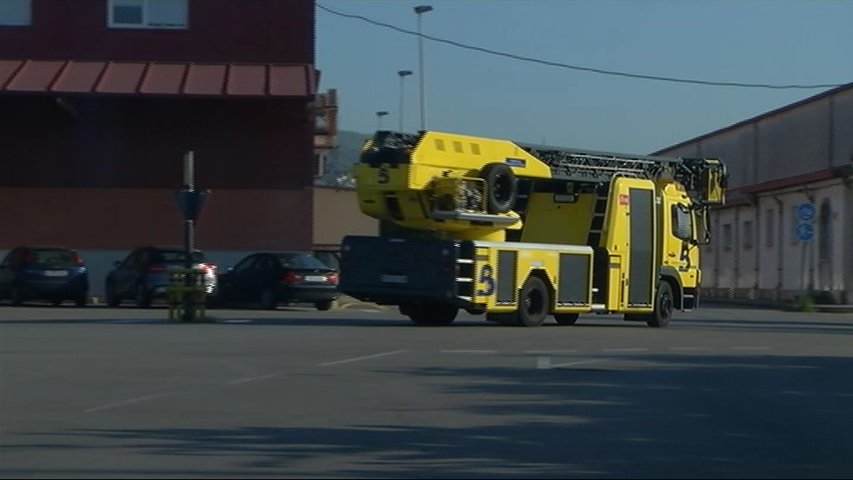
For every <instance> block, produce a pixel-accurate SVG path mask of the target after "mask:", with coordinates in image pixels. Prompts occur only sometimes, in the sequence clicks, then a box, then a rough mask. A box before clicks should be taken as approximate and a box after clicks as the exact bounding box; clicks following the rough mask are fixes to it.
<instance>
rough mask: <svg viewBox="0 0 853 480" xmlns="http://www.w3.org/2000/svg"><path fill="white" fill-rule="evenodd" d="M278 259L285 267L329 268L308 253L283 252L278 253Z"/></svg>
mask: <svg viewBox="0 0 853 480" xmlns="http://www.w3.org/2000/svg"><path fill="white" fill-rule="evenodd" d="M279 260H280V261H281V263H282V265H284V266H285V267H293V268H329V267H328V266H327V265H326V264H325V263H323V262H321V261H320V260H318V259H317V258H316V257H314V256H313V255H308V254H283V255H279Z"/></svg>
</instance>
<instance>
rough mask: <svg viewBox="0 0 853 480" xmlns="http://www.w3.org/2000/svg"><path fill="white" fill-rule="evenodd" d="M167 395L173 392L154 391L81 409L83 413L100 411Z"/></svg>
mask: <svg viewBox="0 0 853 480" xmlns="http://www.w3.org/2000/svg"><path fill="white" fill-rule="evenodd" d="M169 395H174V393H173V392H167V393H155V394H154V395H146V396H144V397H136V398H131V399H129V400H122V401H121V402H115V403H108V404H106V405H101V406H98V407H92V408H87V409H86V410H83V412H84V413H92V412H100V411H103V410H110V409H112V408H116V407H121V406H124V405H130V404H133V403H139V402H145V401H148V400H154V399H155V398H161V397H168V396H169Z"/></svg>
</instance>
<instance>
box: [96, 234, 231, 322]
mask: <svg viewBox="0 0 853 480" xmlns="http://www.w3.org/2000/svg"><path fill="white" fill-rule="evenodd" d="M186 260H187V253H186V251H185V250H183V249H182V248H180V247H152V246H148V247H139V248H136V249H134V250H133V251H131V252H130V253H129V254H128V255H127V257H125V259H124V260H122V261H117V262H116V263H115V268H113V269H112V270H111V271H110V272H109V273H108V274H107V280H106V285H105V289H106V290H105V291H106V302H107V305H109V306H111V307H117V306H119V305H120V304H121V302H122V300H124V299H133V301H134V302H135V303H136V305H137V306H139V307H149V306H151V302H152V300H154V299H156V298H166V296H167V287H168V285H169V282H170V278H171V275H172V272H173V271H174V270H180V269H183V268H185V266H186ZM191 263H192V265H193V268H195V269H197V270H200V271H202V272H204V273H203V275H204V285H205V293H207V294H208V295H209V294H211V293H212V292H213V291H214V289H215V288H216V265H214V264H212V263H208V262H207V261H206V260H205V256H204V253H202V252H201V251H200V250H196V251H194V252H193V254H192V259H191Z"/></svg>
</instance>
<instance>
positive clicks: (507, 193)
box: [480, 163, 518, 213]
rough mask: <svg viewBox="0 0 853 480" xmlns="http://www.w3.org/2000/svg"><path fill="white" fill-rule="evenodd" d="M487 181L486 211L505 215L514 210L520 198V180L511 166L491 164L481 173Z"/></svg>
mask: <svg viewBox="0 0 853 480" xmlns="http://www.w3.org/2000/svg"><path fill="white" fill-rule="evenodd" d="M480 177H481V178H483V180H485V181H486V211H487V212H488V213H505V212H508V211H510V210H512V207H513V205H515V200H516V197H517V196H518V179H516V178H515V174H514V173H512V169H511V168H509V165H506V164H503V163H490V164H488V165H486V166H485V167H483V170H481V171H480Z"/></svg>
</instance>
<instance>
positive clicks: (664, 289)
mask: <svg viewBox="0 0 853 480" xmlns="http://www.w3.org/2000/svg"><path fill="white" fill-rule="evenodd" d="M674 305H675V298H674V297H673V295H672V287H670V286H669V282H665V281H661V282H660V283H658V291H657V294H656V295H655V309H654V311H653V312H652V313H650V314H649V316H648V317H646V325H648V326H650V327H655V328H663V327H666V326H668V325H669V321H670V320H672V311H673V309H674Z"/></svg>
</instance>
